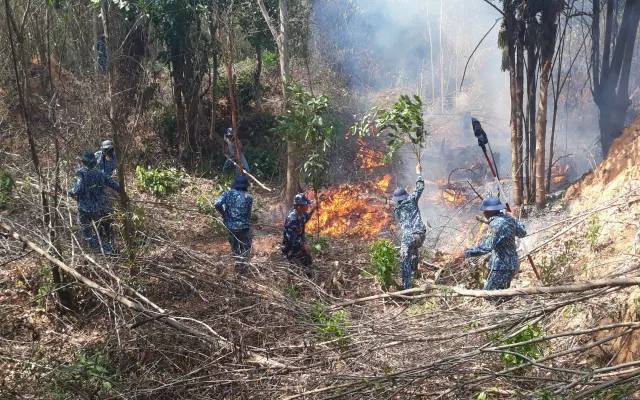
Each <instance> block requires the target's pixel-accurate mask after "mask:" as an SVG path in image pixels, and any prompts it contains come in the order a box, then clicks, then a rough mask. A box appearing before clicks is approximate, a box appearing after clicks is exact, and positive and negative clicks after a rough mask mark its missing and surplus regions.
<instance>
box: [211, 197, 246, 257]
mask: <svg viewBox="0 0 640 400" xmlns="http://www.w3.org/2000/svg"><path fill="white" fill-rule="evenodd" d="M215 207H216V210H218V212H219V213H220V214H222V219H223V222H224V226H226V227H227V229H228V230H229V244H230V245H231V252H232V254H233V255H234V256H238V257H242V259H243V261H246V260H247V259H248V258H249V256H250V255H251V245H252V241H253V235H252V232H251V226H250V224H249V223H250V221H249V220H250V219H251V209H252V207H253V197H252V196H251V195H250V194H249V193H247V192H246V191H243V190H235V189H232V190H228V191H226V192H224V193H223V194H222V195H221V196H220V197H219V198H218V199H217V200H216V202H215Z"/></svg>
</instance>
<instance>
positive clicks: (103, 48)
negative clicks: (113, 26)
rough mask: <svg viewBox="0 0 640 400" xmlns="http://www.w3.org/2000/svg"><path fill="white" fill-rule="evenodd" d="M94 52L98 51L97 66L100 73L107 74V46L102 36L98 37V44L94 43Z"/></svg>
mask: <svg viewBox="0 0 640 400" xmlns="http://www.w3.org/2000/svg"><path fill="white" fill-rule="evenodd" d="M96 50H97V51H98V66H99V67H100V71H102V72H107V45H106V43H105V41H104V35H100V39H98V43H96Z"/></svg>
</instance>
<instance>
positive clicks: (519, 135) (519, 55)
mask: <svg viewBox="0 0 640 400" xmlns="http://www.w3.org/2000/svg"><path fill="white" fill-rule="evenodd" d="M516 101H517V104H516V107H517V108H516V121H515V123H516V141H517V142H518V149H517V152H516V159H515V160H514V161H515V163H516V164H517V166H518V167H517V168H516V173H515V175H513V182H514V184H513V196H514V203H515V204H516V205H517V206H519V205H522V204H523V203H524V187H523V186H524V182H523V169H524V164H523V162H522V149H523V141H522V139H523V130H524V127H523V124H522V120H523V115H522V105H523V103H524V46H523V44H522V42H521V41H520V40H519V39H516Z"/></svg>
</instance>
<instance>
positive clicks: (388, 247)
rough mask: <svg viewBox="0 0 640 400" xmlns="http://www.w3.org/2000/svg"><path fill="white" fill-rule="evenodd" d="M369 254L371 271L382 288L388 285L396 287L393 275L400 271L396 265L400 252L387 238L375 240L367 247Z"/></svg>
mask: <svg viewBox="0 0 640 400" xmlns="http://www.w3.org/2000/svg"><path fill="white" fill-rule="evenodd" d="M369 251H370V254H371V266H372V271H371V273H372V274H373V276H374V277H375V279H376V281H377V282H379V283H380V284H381V285H382V287H383V289H384V290H389V288H390V287H392V286H394V287H398V284H397V283H396V281H395V280H394V278H393V277H394V275H395V274H397V273H398V272H399V271H400V268H399V267H398V258H399V257H400V252H399V251H398V249H397V248H396V246H395V245H394V244H393V242H391V241H389V240H377V241H375V242H373V243H372V244H371V246H370V247H369Z"/></svg>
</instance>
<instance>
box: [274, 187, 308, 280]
mask: <svg viewBox="0 0 640 400" xmlns="http://www.w3.org/2000/svg"><path fill="white" fill-rule="evenodd" d="M311 203H312V201H311V200H309V199H308V198H307V196H305V194H304V193H299V194H297V195H295V197H294V198H293V208H292V209H291V210H290V211H289V215H287V219H286V220H285V221H284V233H283V238H282V247H280V251H281V252H282V254H283V255H284V256H286V257H287V259H288V260H289V261H291V262H293V263H294V264H296V265H299V266H302V268H303V269H304V273H305V274H306V275H307V277H308V278H312V277H313V258H312V257H311V249H310V248H309V245H308V244H307V240H306V238H305V225H306V224H307V222H309V220H310V219H311V216H313V213H314V211H315V208H314V209H312V210H311V211H309V208H310V206H311Z"/></svg>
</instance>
